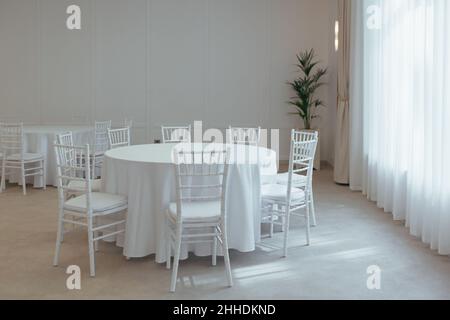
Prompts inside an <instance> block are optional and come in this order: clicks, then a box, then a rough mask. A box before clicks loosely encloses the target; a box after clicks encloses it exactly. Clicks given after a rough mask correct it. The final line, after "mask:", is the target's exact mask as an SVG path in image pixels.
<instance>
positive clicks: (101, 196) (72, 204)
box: [64, 192, 127, 212]
mask: <svg viewBox="0 0 450 320" xmlns="http://www.w3.org/2000/svg"><path fill="white" fill-rule="evenodd" d="M126 205H127V198H126V197H124V196H121V195H117V194H111V193H101V192H93V193H92V198H91V206H92V210H93V211H94V212H105V211H110V210H113V209H116V208H120V207H124V206H126ZM64 209H67V210H73V211H77V212H86V195H85V194H83V195H81V196H78V197H76V198H72V199H70V200H68V201H66V202H65V204H64Z"/></svg>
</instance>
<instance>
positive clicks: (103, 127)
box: [92, 120, 112, 178]
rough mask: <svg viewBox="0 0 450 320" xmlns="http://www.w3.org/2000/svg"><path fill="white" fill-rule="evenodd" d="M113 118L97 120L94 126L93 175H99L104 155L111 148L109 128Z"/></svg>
mask: <svg viewBox="0 0 450 320" xmlns="http://www.w3.org/2000/svg"><path fill="white" fill-rule="evenodd" d="M111 122H112V121H111V120H108V121H96V122H95V128H94V150H93V153H92V176H93V177H94V178H96V177H98V175H97V169H100V168H101V166H102V164H103V157H104V155H105V152H106V151H108V148H109V139H108V129H111Z"/></svg>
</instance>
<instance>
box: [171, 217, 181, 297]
mask: <svg viewBox="0 0 450 320" xmlns="http://www.w3.org/2000/svg"><path fill="white" fill-rule="evenodd" d="M181 229H182V226H181V224H180V225H177V233H176V237H175V255H174V258H173V269H172V278H171V280H170V292H175V289H176V286H177V275H178V264H179V261H180V251H181Z"/></svg>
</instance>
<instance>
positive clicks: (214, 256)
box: [212, 228, 217, 267]
mask: <svg viewBox="0 0 450 320" xmlns="http://www.w3.org/2000/svg"><path fill="white" fill-rule="evenodd" d="M216 231H217V229H216V228H214V232H216ZM212 265H213V266H214V267H215V266H216V265H217V237H214V240H213V243H212Z"/></svg>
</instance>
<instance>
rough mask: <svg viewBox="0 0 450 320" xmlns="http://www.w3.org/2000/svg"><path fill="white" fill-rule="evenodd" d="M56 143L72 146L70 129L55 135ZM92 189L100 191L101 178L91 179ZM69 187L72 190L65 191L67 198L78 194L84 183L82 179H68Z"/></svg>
mask: <svg viewBox="0 0 450 320" xmlns="http://www.w3.org/2000/svg"><path fill="white" fill-rule="evenodd" d="M56 143H57V144H59V145H65V146H73V145H74V143H73V133H72V132H71V131H69V132H64V133H60V134H57V135H56ZM77 161H82V160H81V159H78V160H77ZM91 186H92V191H93V192H100V189H101V187H102V180H101V179H93V180H92V183H91ZM68 187H69V189H70V190H72V191H71V192H68V193H67V196H68V198H71V197H74V196H77V195H79V193H80V192H82V191H83V190H84V183H83V182H82V181H75V180H74V181H70V182H69V186H68Z"/></svg>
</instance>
